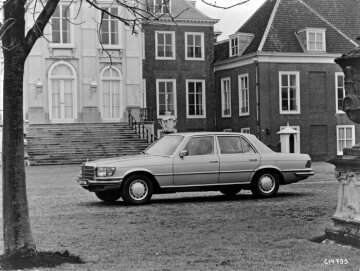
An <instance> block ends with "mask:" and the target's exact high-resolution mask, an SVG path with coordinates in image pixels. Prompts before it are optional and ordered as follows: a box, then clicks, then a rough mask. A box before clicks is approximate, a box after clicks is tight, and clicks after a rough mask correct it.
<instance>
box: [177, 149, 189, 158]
mask: <svg viewBox="0 0 360 271" xmlns="http://www.w3.org/2000/svg"><path fill="white" fill-rule="evenodd" d="M187 155H189V152H188V151H187V150H182V151H181V152H180V153H179V156H180V157H181V158H183V157H184V156H187Z"/></svg>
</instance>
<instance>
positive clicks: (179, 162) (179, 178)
mask: <svg viewBox="0 0 360 271" xmlns="http://www.w3.org/2000/svg"><path fill="white" fill-rule="evenodd" d="M214 140H215V139H214V136H194V137H191V138H190V139H189V140H188V142H187V143H186V145H185V147H184V148H183V149H182V151H181V153H182V154H185V155H181V156H180V155H176V156H175V158H174V185H181V186H182V185H194V186H196V185H204V184H216V183H218V181H219V157H218V155H217V153H216V150H215V141H214Z"/></svg>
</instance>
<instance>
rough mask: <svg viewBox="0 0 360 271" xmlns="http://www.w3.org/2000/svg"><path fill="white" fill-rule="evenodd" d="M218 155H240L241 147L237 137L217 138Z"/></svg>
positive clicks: (239, 139)
mask: <svg viewBox="0 0 360 271" xmlns="http://www.w3.org/2000/svg"><path fill="white" fill-rule="evenodd" d="M218 141H219V147H220V153H221V154H229V153H242V152H243V147H242V144H241V138H240V137H239V136H218Z"/></svg>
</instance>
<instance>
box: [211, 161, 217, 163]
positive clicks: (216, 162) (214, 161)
mask: <svg viewBox="0 0 360 271" xmlns="http://www.w3.org/2000/svg"><path fill="white" fill-rule="evenodd" d="M218 162H219V161H210V163H218Z"/></svg>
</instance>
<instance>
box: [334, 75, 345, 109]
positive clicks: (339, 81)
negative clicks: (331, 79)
mask: <svg viewBox="0 0 360 271" xmlns="http://www.w3.org/2000/svg"><path fill="white" fill-rule="evenodd" d="M335 93H336V113H344V111H342V102H343V100H344V97H345V85H344V74H343V73H342V72H337V73H335Z"/></svg>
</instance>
